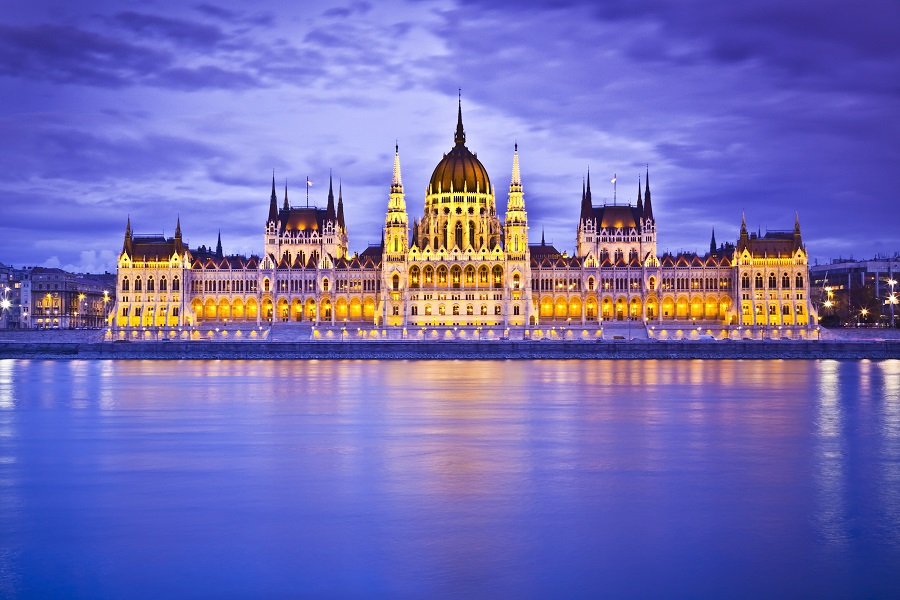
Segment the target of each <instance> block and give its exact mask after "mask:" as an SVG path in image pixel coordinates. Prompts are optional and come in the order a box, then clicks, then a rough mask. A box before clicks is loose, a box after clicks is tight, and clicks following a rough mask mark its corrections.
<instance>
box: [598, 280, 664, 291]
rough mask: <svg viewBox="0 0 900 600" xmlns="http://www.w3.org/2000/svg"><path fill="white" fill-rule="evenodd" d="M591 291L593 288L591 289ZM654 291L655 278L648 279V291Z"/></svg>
mask: <svg viewBox="0 0 900 600" xmlns="http://www.w3.org/2000/svg"><path fill="white" fill-rule="evenodd" d="M591 289H593V288H591ZM655 289H656V277H651V278H650V290H651V291H653V290H655Z"/></svg>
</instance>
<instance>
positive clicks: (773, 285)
mask: <svg viewBox="0 0 900 600" xmlns="http://www.w3.org/2000/svg"><path fill="white" fill-rule="evenodd" d="M780 279H781V289H783V290H787V289H790V288H791V279H792V278H791V275H790V273H782V274H781V278H780ZM778 280H779V277H778V276H777V275H776V274H775V272H774V271H771V272H769V274H768V276H767V277H764V276H763V273H762V271H757V272H756V275H755V276H754V277H753V288H754V289H757V290H761V289H763V284H764V283H765V284H767V285H766V286H765V287H766V288H767V289H770V290H774V289H778ZM793 282H794V288H795V289H798V290H802V289H803V274H802V273H797V274H796V275H794V277H793ZM741 289H745V290H749V289H750V273H743V274H742V275H741Z"/></svg>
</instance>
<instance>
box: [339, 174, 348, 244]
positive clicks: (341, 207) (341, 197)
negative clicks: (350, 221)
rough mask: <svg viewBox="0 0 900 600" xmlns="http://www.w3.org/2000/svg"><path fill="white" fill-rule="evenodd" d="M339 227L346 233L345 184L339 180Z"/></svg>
mask: <svg viewBox="0 0 900 600" xmlns="http://www.w3.org/2000/svg"><path fill="white" fill-rule="evenodd" d="M337 221H338V227H340V228H341V229H343V230H345V231H346V229H347V228H346V226H345V225H344V184H343V183H342V182H341V181H340V180H338V208H337Z"/></svg>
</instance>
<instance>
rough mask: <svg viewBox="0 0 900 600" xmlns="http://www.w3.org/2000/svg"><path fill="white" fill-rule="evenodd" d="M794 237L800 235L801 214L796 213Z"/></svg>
mask: <svg viewBox="0 0 900 600" xmlns="http://www.w3.org/2000/svg"><path fill="white" fill-rule="evenodd" d="M794 235H800V213H799V212H797V213H794Z"/></svg>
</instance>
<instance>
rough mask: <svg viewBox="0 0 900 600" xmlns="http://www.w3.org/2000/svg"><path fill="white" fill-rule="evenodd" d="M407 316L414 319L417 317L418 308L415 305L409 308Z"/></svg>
mask: <svg viewBox="0 0 900 600" xmlns="http://www.w3.org/2000/svg"><path fill="white" fill-rule="evenodd" d="M409 314H411V315H412V316H414V317H415V316H417V315H418V314H419V307H418V306H416V305H412V306H411V307H410V308H409Z"/></svg>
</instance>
